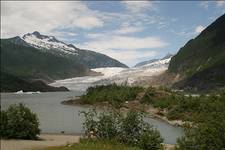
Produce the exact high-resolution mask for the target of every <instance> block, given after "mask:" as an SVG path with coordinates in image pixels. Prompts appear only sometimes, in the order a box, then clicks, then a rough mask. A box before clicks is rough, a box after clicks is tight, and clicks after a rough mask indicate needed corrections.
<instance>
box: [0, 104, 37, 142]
mask: <svg viewBox="0 0 225 150" xmlns="http://www.w3.org/2000/svg"><path fill="white" fill-rule="evenodd" d="M38 126H39V122H38V118H37V116H36V114H34V113H33V112H31V111H30V109H29V108H27V107H25V106H24V105H23V104H19V105H11V106H10V107H9V108H8V110H6V111H1V131H0V133H1V137H3V138H10V139H11V138H15V139H36V138H37V135H38V134H39V133H40V129H39V128H38Z"/></svg>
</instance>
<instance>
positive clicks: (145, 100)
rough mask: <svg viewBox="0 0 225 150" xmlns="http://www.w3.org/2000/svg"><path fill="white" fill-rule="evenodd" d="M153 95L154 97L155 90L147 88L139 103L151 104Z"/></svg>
mask: <svg viewBox="0 0 225 150" xmlns="http://www.w3.org/2000/svg"><path fill="white" fill-rule="evenodd" d="M155 95H156V90H155V89H154V88H153V87H148V88H147V89H146V91H145V94H144V96H143V97H142V99H141V102H142V103H152V102H153V99H154V96H155Z"/></svg>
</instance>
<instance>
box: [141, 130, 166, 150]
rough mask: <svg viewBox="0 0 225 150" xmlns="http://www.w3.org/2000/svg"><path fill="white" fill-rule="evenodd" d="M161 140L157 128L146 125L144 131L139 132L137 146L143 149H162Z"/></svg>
mask: <svg viewBox="0 0 225 150" xmlns="http://www.w3.org/2000/svg"><path fill="white" fill-rule="evenodd" d="M162 142H163V139H162V137H161V136H160V134H159V132H158V131H157V130H154V129H152V128H149V127H147V129H145V131H143V133H142V134H141V137H140V141H139V143H138V147H140V148H141V149H143V150H159V149H163V147H162V145H161V144H160V143H162Z"/></svg>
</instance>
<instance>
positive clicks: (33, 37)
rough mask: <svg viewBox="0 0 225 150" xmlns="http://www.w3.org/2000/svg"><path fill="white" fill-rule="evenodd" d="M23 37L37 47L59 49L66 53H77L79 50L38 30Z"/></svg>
mask: <svg viewBox="0 0 225 150" xmlns="http://www.w3.org/2000/svg"><path fill="white" fill-rule="evenodd" d="M22 39H23V40H24V41H25V42H27V43H28V44H30V45H31V46H33V47H36V48H38V49H47V50H50V49H57V50H58V51H61V52H63V53H66V54H72V55H77V50H76V48H75V47H73V46H70V45H67V44H65V43H63V42H61V41H58V40H57V39H56V38H55V37H53V36H45V35H41V34H40V33H39V32H37V31H35V32H33V33H28V34H25V35H24V36H23V37H22Z"/></svg>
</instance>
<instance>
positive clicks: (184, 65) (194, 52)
mask: <svg viewBox="0 0 225 150" xmlns="http://www.w3.org/2000/svg"><path fill="white" fill-rule="evenodd" d="M224 70H225V14H224V15H222V16H221V17H219V18H218V19H217V20H216V21H214V22H213V23H212V24H211V25H209V26H208V27H207V28H206V29H205V30H203V31H202V32H201V33H200V34H199V35H198V36H197V37H196V38H195V39H191V40H190V41H188V42H187V44H185V46H184V47H182V48H181V49H180V50H179V52H178V53H177V54H176V55H175V56H174V57H172V59H171V61H170V64H169V68H168V72H170V73H175V74H179V75H180V76H181V78H182V79H183V80H182V81H180V82H179V83H176V84H175V86H178V87H180V88H186V89H195V90H204V89H206V90H209V89H210V88H209V87H208V86H210V87H212V89H215V88H216V87H224V86H225V78H224V77H225V71H224ZM207 85H208V86H207Z"/></svg>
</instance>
